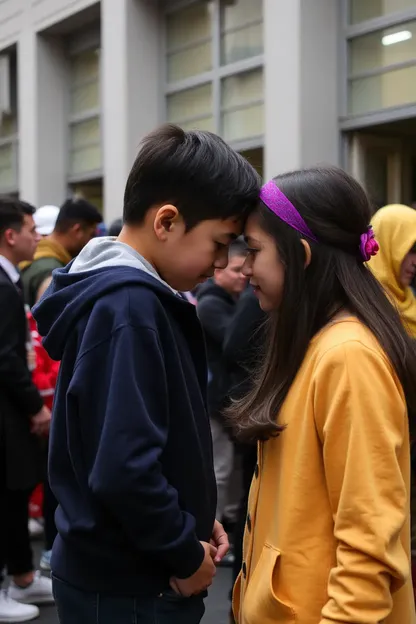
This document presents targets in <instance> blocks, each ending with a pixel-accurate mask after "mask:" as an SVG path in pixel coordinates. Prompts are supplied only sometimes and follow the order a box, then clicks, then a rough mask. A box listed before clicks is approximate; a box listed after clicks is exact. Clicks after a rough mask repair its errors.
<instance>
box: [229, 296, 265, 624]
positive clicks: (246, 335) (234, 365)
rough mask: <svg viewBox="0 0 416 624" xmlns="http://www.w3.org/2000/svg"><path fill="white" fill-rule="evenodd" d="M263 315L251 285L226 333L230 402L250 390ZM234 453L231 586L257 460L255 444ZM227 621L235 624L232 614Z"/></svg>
mask: <svg viewBox="0 0 416 624" xmlns="http://www.w3.org/2000/svg"><path fill="white" fill-rule="evenodd" d="M266 318H267V317H266V314H265V313H264V312H263V310H262V309H261V308H260V306H259V301H258V299H257V297H256V295H255V294H254V291H253V289H252V287H251V286H249V287H248V288H246V289H245V291H244V292H243V294H242V295H241V297H240V299H239V301H238V303H237V305H236V309H235V313H234V315H233V318H232V320H231V322H230V323H229V325H228V327H227V330H226V332H225V339H224V345H223V352H224V357H225V358H226V361H227V366H228V369H229V370H230V380H231V392H230V396H231V399H232V400H234V401H237V400H239V399H241V397H243V396H246V395H247V394H248V393H249V392H250V390H251V387H252V384H253V379H254V374H255V372H256V370H257V367H258V365H259V364H260V361H261V355H262V353H263V351H264V326H265V322H266ZM234 452H235V454H236V456H239V458H240V465H241V488H240V491H241V496H240V500H239V506H238V512H237V518H236V523H235V529H234V535H233V536H231V539H232V542H233V546H234V563H233V585H234V583H235V581H236V579H237V576H238V575H239V573H240V570H241V566H242V563H243V537H244V529H245V526H246V519H247V507H248V495H249V491H250V485H251V481H252V478H253V473H254V469H255V465H256V461H257V447H256V445H255V444H244V443H241V442H235V443H234ZM230 621H231V622H232V623H234V617H233V615H232V613H231V616H230Z"/></svg>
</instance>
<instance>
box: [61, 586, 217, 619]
mask: <svg viewBox="0 0 416 624" xmlns="http://www.w3.org/2000/svg"><path fill="white" fill-rule="evenodd" d="M52 581H53V593H54V596H55V602H56V607H57V609H58V616H59V622H60V624H199V622H200V621H201V620H202V616H203V615H204V611H205V606H204V600H203V598H202V597H200V596H192V597H191V598H181V597H180V596H177V595H176V594H175V593H174V592H173V591H172V590H170V589H169V590H168V591H167V592H166V593H164V594H162V595H161V596H158V597H153V598H146V597H143V596H136V597H134V596H114V595H109V594H104V593H92V592H85V591H82V590H80V589H77V588H76V587H73V586H72V585H69V584H68V583H65V582H63V581H61V580H60V579H57V578H56V577H54V576H53V577H52Z"/></svg>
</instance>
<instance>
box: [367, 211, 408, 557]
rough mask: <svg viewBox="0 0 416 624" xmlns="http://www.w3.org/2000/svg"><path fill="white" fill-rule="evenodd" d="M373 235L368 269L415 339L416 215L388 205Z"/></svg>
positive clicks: (375, 223) (380, 213) (378, 216)
mask: <svg viewBox="0 0 416 624" xmlns="http://www.w3.org/2000/svg"><path fill="white" fill-rule="evenodd" d="M372 225H373V228H374V233H375V235H376V237H377V239H378V241H379V243H380V252H379V254H378V255H377V256H375V257H374V258H372V259H371V260H370V262H369V267H370V269H371V271H372V272H373V274H374V275H375V277H376V278H377V279H378V281H379V282H380V283H381V284H382V286H383V288H384V290H385V291H386V293H387V294H388V296H389V297H390V299H391V301H392V303H393V305H394V306H395V307H396V308H397V309H398V311H399V313H400V316H401V318H402V321H403V324H404V326H405V328H406V330H407V332H408V333H409V334H410V336H412V338H416V296H415V291H414V289H413V285H414V282H415V276H416V211H415V210H414V209H413V208H409V206H403V205H401V204H391V205H389V206H385V207H384V208H381V210H379V211H378V212H377V213H376V214H375V215H374V217H373V219H372ZM415 468H416V451H415V441H414V439H413V441H412V473H413V478H412V493H411V512H412V549H415V548H416V473H415Z"/></svg>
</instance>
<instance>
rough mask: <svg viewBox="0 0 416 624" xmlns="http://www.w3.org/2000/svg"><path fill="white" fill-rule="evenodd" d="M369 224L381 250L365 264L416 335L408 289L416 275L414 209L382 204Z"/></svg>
mask: <svg viewBox="0 0 416 624" xmlns="http://www.w3.org/2000/svg"><path fill="white" fill-rule="evenodd" d="M372 225H373V229H374V233H375V235H376V238H377V240H378V241H379V243H380V252H379V254H378V255H377V256H375V257H374V258H372V259H371V260H370V262H369V264H368V266H369V267H370V269H371V271H372V272H373V273H374V275H375V276H376V278H377V279H378V281H379V282H380V283H381V284H382V286H383V288H384V289H385V291H386V292H387V293H388V295H389V296H390V298H391V300H392V302H393V303H394V305H395V306H396V307H397V308H398V310H399V312H400V315H401V317H402V320H403V323H404V325H405V327H406V329H407V331H408V333H409V334H410V335H411V336H413V338H416V297H415V294H414V292H413V290H412V288H411V286H412V283H413V280H414V278H415V275H416V211H415V210H414V209H413V208H409V207H408V206H403V205H401V204H392V205H390V206H385V207H384V208H381V210H379V211H378V212H376V214H375V215H374V217H373V219H372Z"/></svg>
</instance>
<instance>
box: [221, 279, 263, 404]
mask: <svg viewBox="0 0 416 624" xmlns="http://www.w3.org/2000/svg"><path fill="white" fill-rule="evenodd" d="M265 321H266V314H265V313H264V312H263V310H262V309H261V308H260V305H259V300H258V299H257V297H256V295H255V294H254V292H253V289H252V288H251V287H250V286H249V287H248V288H246V290H245V291H244V292H243V294H242V295H241V297H240V299H239V301H238V303H237V305H236V308H235V312H234V315H233V318H232V321H231V323H229V324H228V326H227V329H226V332H225V336H224V342H223V353H224V358H225V360H226V362H227V366H228V370H229V371H230V387H231V396H232V397H233V398H239V397H241V396H244V395H245V394H247V393H248V391H249V390H250V387H251V383H252V381H253V372H254V371H255V369H256V367H257V364H258V363H259V360H260V358H261V348H262V345H263V339H264V324H265Z"/></svg>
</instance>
